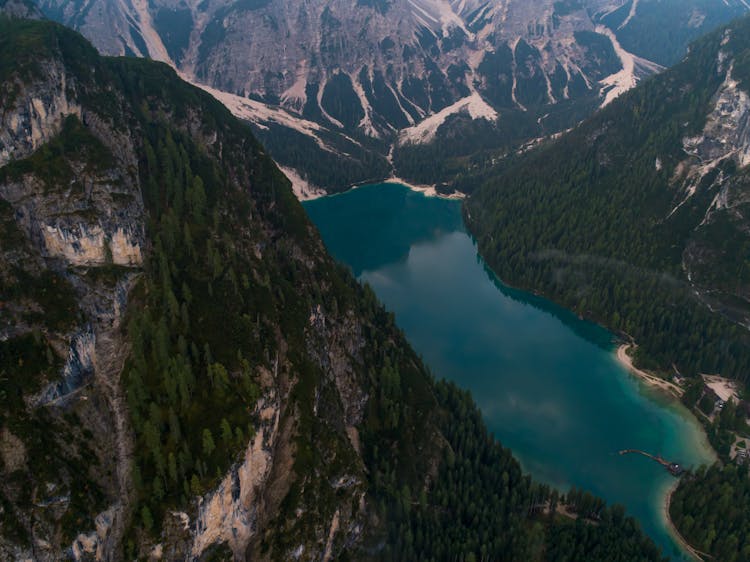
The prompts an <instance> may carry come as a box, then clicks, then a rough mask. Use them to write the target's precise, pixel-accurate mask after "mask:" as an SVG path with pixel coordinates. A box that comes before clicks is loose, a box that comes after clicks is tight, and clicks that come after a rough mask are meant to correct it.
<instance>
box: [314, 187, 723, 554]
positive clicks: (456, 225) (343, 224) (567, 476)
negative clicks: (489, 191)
mask: <svg viewBox="0 0 750 562" xmlns="http://www.w3.org/2000/svg"><path fill="white" fill-rule="evenodd" d="M305 208H306V209H307V211H308V213H309V215H310V217H311V219H312V220H313V222H315V224H316V225H317V226H318V228H319V230H320V232H321V234H322V236H323V239H324V241H325V243H326V245H327V246H328V249H329V250H330V252H331V253H332V254H333V255H334V256H335V257H336V258H337V259H338V260H340V261H342V262H344V263H346V264H348V265H349V266H350V267H351V268H352V271H353V273H354V274H355V276H356V277H357V278H358V279H360V280H362V281H364V282H367V283H369V284H370V285H371V286H372V287H373V289H374V290H375V292H376V294H377V295H378V297H379V298H380V299H381V301H383V302H384V303H385V305H386V307H387V308H388V309H389V310H391V311H393V312H394V313H395V315H396V321H397V323H398V324H399V326H400V327H401V328H402V329H403V330H404V331H405V333H406V335H407V336H408V338H409V340H410V342H411V343H412V345H413V346H414V348H415V349H416V350H417V352H419V353H420V354H421V355H422V356H423V357H424V359H425V361H426V363H427V364H428V366H429V367H430V369H431V370H432V372H433V373H434V374H435V375H436V376H438V377H444V378H447V379H451V380H453V381H455V382H457V383H458V384H459V385H461V386H462V387H464V388H468V389H469V390H471V392H472V394H473V396H474V398H475V400H476V401H477V403H478V405H479V406H480V408H481V409H482V413H483V415H484V418H485V420H486V422H487V425H488V427H489V428H490V430H491V431H492V432H493V433H494V434H495V436H496V437H497V438H498V439H499V440H500V441H501V442H502V443H503V444H504V445H505V446H507V447H510V448H511V449H512V450H513V453H514V454H515V455H516V457H517V458H518V459H519V460H520V461H521V464H522V465H523V467H524V469H525V470H527V471H528V472H530V473H531V474H532V475H533V476H534V477H535V478H537V479H540V480H543V481H545V482H547V483H549V484H552V485H555V486H558V487H559V488H561V489H567V488H569V487H570V486H571V485H575V486H578V487H583V488H586V489H588V490H591V491H592V492H593V493H595V494H597V495H599V496H602V497H604V498H605V499H607V500H608V501H610V502H619V503H622V504H624V505H625V506H626V507H627V509H628V511H629V513H630V514H632V515H634V516H636V517H637V518H638V519H639V521H640V522H641V524H642V526H643V527H644V529H645V530H646V531H647V532H648V533H649V534H650V535H651V536H652V537H653V538H654V540H656V541H657V543H658V544H660V545H662V547H663V548H664V549H665V552H667V553H668V554H670V555H672V556H677V557H679V556H680V553H679V551H677V550H676V547H675V544H674V542H673V540H672V538H671V537H670V535H669V533H668V531H667V529H666V526H665V521H664V518H663V515H662V506H663V502H664V494H665V490H666V489H667V488H668V487H669V486H670V485H671V484H672V483H673V482H674V480H673V478H672V476H670V475H669V474H668V473H667V472H666V471H665V470H664V468H662V467H661V466H659V465H658V464H656V463H655V462H653V461H651V460H649V459H646V458H645V457H640V456H633V455H628V456H619V455H617V451H618V450H620V449H626V448H637V449H642V450H644V451H649V452H652V453H659V454H661V455H662V456H664V457H665V458H668V459H670V460H675V461H679V462H680V463H682V464H684V465H694V464H700V463H702V462H709V461H710V460H711V457H710V453H709V451H708V449H707V447H706V445H705V442H704V440H703V438H702V434H701V432H700V429H699V427H698V425H697V423H696V422H695V420H693V419H692V417H691V416H690V415H689V414H688V413H687V412H686V411H685V410H684V409H683V408H682V407H680V406H679V405H677V404H674V403H673V402H672V401H671V400H670V399H669V398H667V397H664V396H661V395H659V394H658V393H657V392H656V391H654V390H652V389H650V388H646V387H644V386H643V385H642V383H640V382H639V381H638V380H637V379H636V378H634V377H633V376H632V375H630V374H629V373H628V372H627V371H626V370H625V369H623V367H622V366H621V365H620V364H619V363H618V362H617V360H616V358H615V355H614V349H615V343H616V342H615V340H614V337H613V336H612V334H611V333H609V332H608V331H606V330H604V329H603V328H601V327H599V326H597V325H595V324H592V323H590V322H586V321H582V320H579V319H578V318H577V317H576V316H575V315H574V314H572V313H571V312H569V311H567V310H565V309H563V308H561V307H559V306H557V305H555V304H553V303H551V302H549V301H547V300H545V299H542V298H539V297H536V296H534V295H531V294H529V293H525V292H523V291H518V290H515V289H511V288H509V287H506V286H504V285H503V284H502V283H500V282H499V281H498V280H497V279H496V278H495V277H494V275H493V274H492V273H491V272H490V271H489V270H488V268H487V267H486V266H485V265H484V262H483V261H482V260H481V258H480V257H479V256H478V254H477V250H476V247H475V245H474V243H473V241H472V239H471V238H470V237H469V236H468V234H467V233H466V231H465V229H464V226H463V223H462V220H461V213H460V203H459V202H456V201H447V200H444V199H437V198H428V197H425V196H423V195H422V194H420V193H416V192H413V191H410V190H409V189H407V188H406V187H403V186H399V185H392V184H385V185H374V186H366V187H362V188H358V189H356V190H353V191H350V192H348V193H345V194H342V195H336V196H333V197H327V198H323V199H318V200H316V201H310V202H307V203H306V204H305Z"/></svg>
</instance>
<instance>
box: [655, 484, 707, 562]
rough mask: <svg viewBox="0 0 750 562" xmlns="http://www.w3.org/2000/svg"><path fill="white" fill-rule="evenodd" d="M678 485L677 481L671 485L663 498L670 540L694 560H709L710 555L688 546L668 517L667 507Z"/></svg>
mask: <svg viewBox="0 0 750 562" xmlns="http://www.w3.org/2000/svg"><path fill="white" fill-rule="evenodd" d="M678 484H679V481H677V482H675V483H674V484H672V486H671V487H670V488H669V491H668V492H667V495H666V496H665V497H664V519H665V521H666V522H667V529H668V530H669V533H670V534H671V535H672V538H673V539H674V540H676V541H677V542H678V543H679V545H680V546H681V547H682V549H683V550H685V551H686V552H688V553H690V555H691V556H692V557H693V559H694V560H700V561H701V562H703V560H706V559H707V558H708V559H711V556H710V555H708V554H706V553H705V552H701V551H700V550H697V549H695V548H693V547H692V546H690V543H688V542H687V541H686V540H685V538H684V537H683V536H682V535H681V534H680V532H679V531H678V530H677V527H675V524H674V522H673V521H672V518H671V517H670V515H669V506H670V504H671V502H672V494H674V491H675V490H676V489H677V486H678Z"/></svg>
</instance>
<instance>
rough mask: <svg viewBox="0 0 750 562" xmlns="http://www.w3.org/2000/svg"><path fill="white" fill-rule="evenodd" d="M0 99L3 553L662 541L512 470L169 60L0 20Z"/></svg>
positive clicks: (51, 556) (436, 554)
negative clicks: (101, 50) (105, 51)
mask: <svg viewBox="0 0 750 562" xmlns="http://www.w3.org/2000/svg"><path fill="white" fill-rule="evenodd" d="M3 6H7V4H4V5H3ZM13 9H14V10H15V9H16V8H15V6H14V7H13ZM0 107H2V108H3V111H2V114H1V115H0V254H2V259H0V558H1V559H3V560H26V559H32V560H40V561H45V560H61V559H73V560H123V559H128V560H132V559H134V558H138V559H145V558H148V559H152V560H158V559H161V560H227V559H235V560H245V559H262V560H290V559H296V560H333V559H337V560H346V559H364V560H369V559H373V560H393V559H401V560H429V559H464V560H472V559H477V558H485V559H486V558H489V559H501V558H508V559H517V560H518V559H523V560H542V559H544V560H565V559H572V558H581V557H583V558H586V559H588V560H622V561H627V560H634V559H638V560H659V559H660V554H659V551H658V549H657V548H656V547H655V546H654V544H653V542H651V540H650V539H648V538H647V537H645V536H644V535H643V534H642V533H641V531H640V529H639V527H638V525H637V523H636V522H635V521H634V520H633V519H631V518H628V517H626V516H625V514H624V511H623V509H622V508H619V507H612V508H608V507H606V506H604V502H603V501H602V500H599V499H597V498H594V497H593V496H591V495H590V494H588V493H585V492H582V491H580V490H572V491H570V492H569V493H568V494H566V495H560V494H559V493H558V492H557V491H555V490H551V489H550V488H549V487H548V486H544V485H541V484H539V483H535V482H533V481H532V480H531V479H530V478H529V477H528V476H525V475H524V474H523V473H522V471H521V469H520V466H519V464H518V462H517V461H516V460H515V459H514V458H513V457H512V456H511V454H510V452H509V451H508V450H506V449H503V448H502V447H501V446H500V445H499V444H498V443H497V442H496V441H495V440H494V439H493V438H492V437H491V436H490V435H489V434H488V432H487V430H486V428H485V427H484V425H483V423H482V419H481V415H480V413H479V411H478V410H477V408H476V406H475V405H474V404H473V402H472V401H471V398H470V397H469V396H468V395H467V394H466V393H464V392H462V391H460V390H458V389H457V388H455V387H454V386H452V385H450V384H448V383H445V382H436V381H434V380H433V379H432V378H431V377H430V375H429V374H428V373H427V371H426V369H425V367H424V366H423V365H422V363H421V361H420V360H419V358H418V357H417V356H416V355H415V353H414V352H413V351H412V350H411V348H410V347H409V345H408V343H407V342H406V341H405V339H404V336H403V335H402V333H401V332H400V331H399V330H398V329H397V328H396V327H395V325H394V322H393V317H392V315H390V314H388V313H386V312H385V311H384V309H383V308H382V307H381V306H380V305H379V304H378V303H377V302H376V300H375V297H374V295H373V293H372V292H371V291H370V290H369V289H367V288H365V287H361V286H360V285H358V284H357V283H356V281H355V280H354V279H353V278H352V276H351V275H350V274H349V273H348V272H347V271H345V270H343V269H342V268H340V267H338V266H336V265H335V263H334V262H333V260H332V258H330V257H329V256H328V255H327V254H326V252H325V249H324V247H323V244H322V242H321V240H320V238H319V236H318V233H317V231H316V230H315V229H314V227H313V226H312V225H311V223H310V222H309V221H308V219H307V217H306V215H305V213H304V211H303V209H302V207H301V206H300V204H299V203H298V201H297V200H296V198H295V197H294V195H293V193H292V190H291V188H290V185H289V182H288V181H287V180H286V179H285V178H284V176H283V175H282V174H281V173H280V172H279V170H278V168H277V167H276V166H275V164H274V163H273V162H272V161H271V159H270V158H269V157H268V156H267V155H266V153H265V151H264V149H263V148H262V147H261V146H260V145H259V144H258V143H257V142H256V141H255V139H254V137H253V136H252V134H251V132H250V129H249V128H248V127H247V126H246V125H245V124H243V123H241V122H240V121H239V120H237V119H235V118H234V117H232V115H231V114H230V113H229V112H228V111H227V110H226V108H224V107H223V106H222V105H221V104H220V103H219V102H217V101H216V100H215V99H214V98H212V97H211V96H210V95H208V94H207V93H205V92H203V91H201V90H199V89H197V88H195V87H193V86H190V85H188V84H186V83H185V82H183V81H182V80H180V79H179V77H178V76H177V75H176V74H175V72H174V71H173V70H172V69H170V68H169V67H168V66H167V65H164V64H161V63H157V62H152V61H147V60H140V59H135V58H105V57H101V56H100V55H98V54H97V52H96V51H95V49H94V48H93V47H92V46H91V45H90V44H89V43H88V42H86V41H85V40H84V39H83V38H82V37H81V36H79V35H78V34H76V33H75V32H73V31H70V30H68V29H66V28H64V27H62V26H60V25H58V24H54V23H51V22H47V21H30V20H21V19H18V18H10V17H6V16H4V15H2V13H0ZM571 513H572V514H573V516H574V518H575V520H574V518H571V516H570V514H571ZM576 517H577V518H576Z"/></svg>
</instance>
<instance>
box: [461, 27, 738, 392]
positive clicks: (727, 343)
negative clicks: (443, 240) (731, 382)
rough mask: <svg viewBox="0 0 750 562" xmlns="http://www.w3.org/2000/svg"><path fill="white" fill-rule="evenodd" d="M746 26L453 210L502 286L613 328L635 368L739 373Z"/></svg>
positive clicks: (493, 175)
mask: <svg viewBox="0 0 750 562" xmlns="http://www.w3.org/2000/svg"><path fill="white" fill-rule="evenodd" d="M749 61H750V18H747V17H746V18H743V19H740V20H738V21H737V22H736V23H733V24H731V25H729V26H728V27H725V28H723V29H720V30H719V31H716V32H714V33H712V34H710V35H708V36H706V37H705V38H703V39H701V40H699V41H697V42H696V43H694V44H693V45H692V46H691V49H690V54H689V55H688V56H687V57H686V58H685V60H684V61H683V62H681V63H680V64H678V65H676V66H675V67H674V68H672V69H671V70H668V71H666V72H664V73H663V74H661V75H659V76H657V77H655V78H652V79H650V80H647V81H645V82H644V83H643V84H642V85H640V86H639V87H638V88H636V89H635V90H634V91H632V92H631V93H629V94H627V95H625V96H622V97H621V98H620V99H618V100H616V101H615V102H613V103H612V104H610V105H609V106H608V107H607V108H605V109H604V110H602V111H601V112H599V113H598V114H597V115H596V116H594V117H592V118H591V119H589V120H587V121H586V122H585V123H583V124H582V125H580V126H579V127H577V128H576V129H575V130H573V131H571V132H570V133H568V134H566V135H564V136H563V137H562V138H560V139H559V140H557V141H555V142H552V143H548V144H547V145H545V146H543V147H541V148H539V149H537V150H533V151H530V152H527V153H526V154H523V155H520V156H517V157H515V158H513V159H512V160H511V161H508V162H506V163H503V164H502V165H500V166H499V167H496V168H495V169H492V170H488V171H487V172H486V174H485V175H484V176H483V180H479V179H478V178H475V179H477V181H483V184H482V186H481V188H480V189H479V190H478V192H477V193H476V195H475V196H473V197H472V198H471V199H470V201H469V202H468V204H467V206H466V218H467V221H468V223H469V226H470V228H471V230H472V232H474V233H475V235H476V236H477V239H478V241H479V247H480V251H481V252H482V254H483V255H484V256H485V257H486V258H487V260H488V261H489V263H490V265H491V266H492V268H493V269H494V270H495V271H497V272H498V274H499V275H500V276H501V278H502V279H504V280H506V281H507V282H509V283H511V284H514V285H518V286H522V287H525V288H527V289H531V290H534V291H538V292H541V293H544V294H546V295H548V296H550V297H551V298H553V299H555V300H558V301H560V302H563V303H565V305H566V306H569V307H570V308H573V309H574V310H576V311H578V312H579V313H580V314H583V315H586V316H589V317H591V318H594V319H596V320H598V321H600V322H602V323H604V324H606V325H607V326H609V327H611V328H613V329H615V330H617V331H621V332H625V333H627V334H629V335H631V336H632V337H633V338H635V340H636V342H637V343H638V345H639V346H640V347H639V351H640V358H641V360H642V361H643V364H644V365H648V366H651V367H654V368H660V369H663V370H665V371H671V370H672V368H673V367H675V368H678V369H680V370H681V371H683V372H684V373H687V374H696V373H716V372H720V373H723V374H725V375H727V376H732V377H737V378H739V379H741V380H743V381H747V378H748V373H749V372H750V334H748V327H750V261H749V260H748V256H750V236H749V235H748V233H749V232H750V229H749V228H748V227H750V222H749V221H748V218H749V215H748V210H749V209H750V207H748V203H749V202H750V187H749V186H750V168H748V164H750V128H749V125H748V123H750V97H749V96H748V91H750V63H749Z"/></svg>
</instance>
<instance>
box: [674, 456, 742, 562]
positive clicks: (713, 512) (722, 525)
mask: <svg viewBox="0 0 750 562" xmlns="http://www.w3.org/2000/svg"><path fill="white" fill-rule="evenodd" d="M669 514H670V516H671V517H672V520H673V521H674V524H675V525H676V526H677V529H678V530H679V531H680V533H681V534H682V536H683V537H685V539H686V540H687V541H688V542H689V543H690V544H691V545H693V546H694V547H695V548H697V549H698V550H701V551H703V552H706V553H708V554H710V555H711V556H712V557H713V558H714V559H716V560H721V561H722V562H735V561H741V560H750V475H749V474H748V467H747V466H737V465H735V464H727V465H725V466H723V467H722V466H720V465H718V464H717V465H714V466H712V467H710V468H700V469H699V470H697V471H696V472H695V474H690V475H687V476H685V477H684V478H683V479H682V480H681V481H680V485H679V486H678V487H677V490H675V492H674V494H673V495H672V502H671V504H670V507H669Z"/></svg>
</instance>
